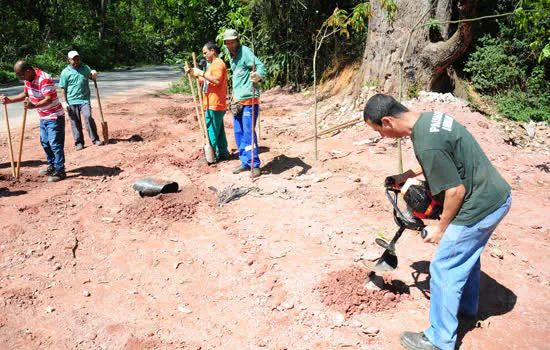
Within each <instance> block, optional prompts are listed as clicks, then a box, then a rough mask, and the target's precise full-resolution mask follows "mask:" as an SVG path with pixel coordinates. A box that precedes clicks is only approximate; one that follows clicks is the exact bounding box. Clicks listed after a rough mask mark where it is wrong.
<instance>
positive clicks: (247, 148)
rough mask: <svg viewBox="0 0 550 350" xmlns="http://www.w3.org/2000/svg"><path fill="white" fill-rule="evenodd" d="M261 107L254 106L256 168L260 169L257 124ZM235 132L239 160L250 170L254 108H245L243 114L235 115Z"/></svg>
mask: <svg viewBox="0 0 550 350" xmlns="http://www.w3.org/2000/svg"><path fill="white" fill-rule="evenodd" d="M258 113H259V106H258V105H257V104H255V105H254V168H259V167H260V158H259V157H258V140H257V136H256V132H255V127H256V122H257V121H258ZM233 131H234V132H235V142H236V143H237V148H238V149H239V159H240V160H241V165H242V166H243V167H246V168H250V164H251V163H252V162H251V158H252V157H251V154H250V153H251V149H252V146H251V145H252V132H253V128H252V106H243V111H242V113H241V114H234V115H233Z"/></svg>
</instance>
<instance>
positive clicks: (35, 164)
mask: <svg viewBox="0 0 550 350" xmlns="http://www.w3.org/2000/svg"><path fill="white" fill-rule="evenodd" d="M14 164H15V166H17V161H15V162H14ZM45 164H46V162H45V161H43V160H25V161H22V162H21V168H26V167H28V168H35V167H38V166H41V165H45ZM10 166H11V163H0V169H5V168H9V167H10Z"/></svg>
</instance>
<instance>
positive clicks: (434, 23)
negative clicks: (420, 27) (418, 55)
mask: <svg viewBox="0 0 550 350" xmlns="http://www.w3.org/2000/svg"><path fill="white" fill-rule="evenodd" d="M428 28H429V30H431V31H434V32H437V33H439V32H441V25H440V24H439V21H438V20H437V19H435V18H430V19H429V20H428Z"/></svg>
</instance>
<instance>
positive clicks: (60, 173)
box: [48, 169, 67, 182]
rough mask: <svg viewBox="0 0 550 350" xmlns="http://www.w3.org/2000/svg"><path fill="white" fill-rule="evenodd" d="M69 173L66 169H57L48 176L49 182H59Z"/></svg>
mask: <svg viewBox="0 0 550 350" xmlns="http://www.w3.org/2000/svg"><path fill="white" fill-rule="evenodd" d="M66 177H67V175H66V174H65V170H64V169H55V170H54V171H53V173H52V174H51V175H50V177H48V182H57V181H61V180H63V179H64V178H66Z"/></svg>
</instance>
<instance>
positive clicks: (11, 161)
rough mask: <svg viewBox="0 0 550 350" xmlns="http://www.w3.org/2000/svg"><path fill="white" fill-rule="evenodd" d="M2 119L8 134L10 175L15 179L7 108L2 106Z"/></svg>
mask: <svg viewBox="0 0 550 350" xmlns="http://www.w3.org/2000/svg"><path fill="white" fill-rule="evenodd" d="M4 117H5V118H6V131H7V132H8V147H9V151H10V163H11V175H12V177H13V178H15V165H14V164H13V146H12V144H11V132H10V120H9V119H8V106H7V105H6V104H4Z"/></svg>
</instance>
